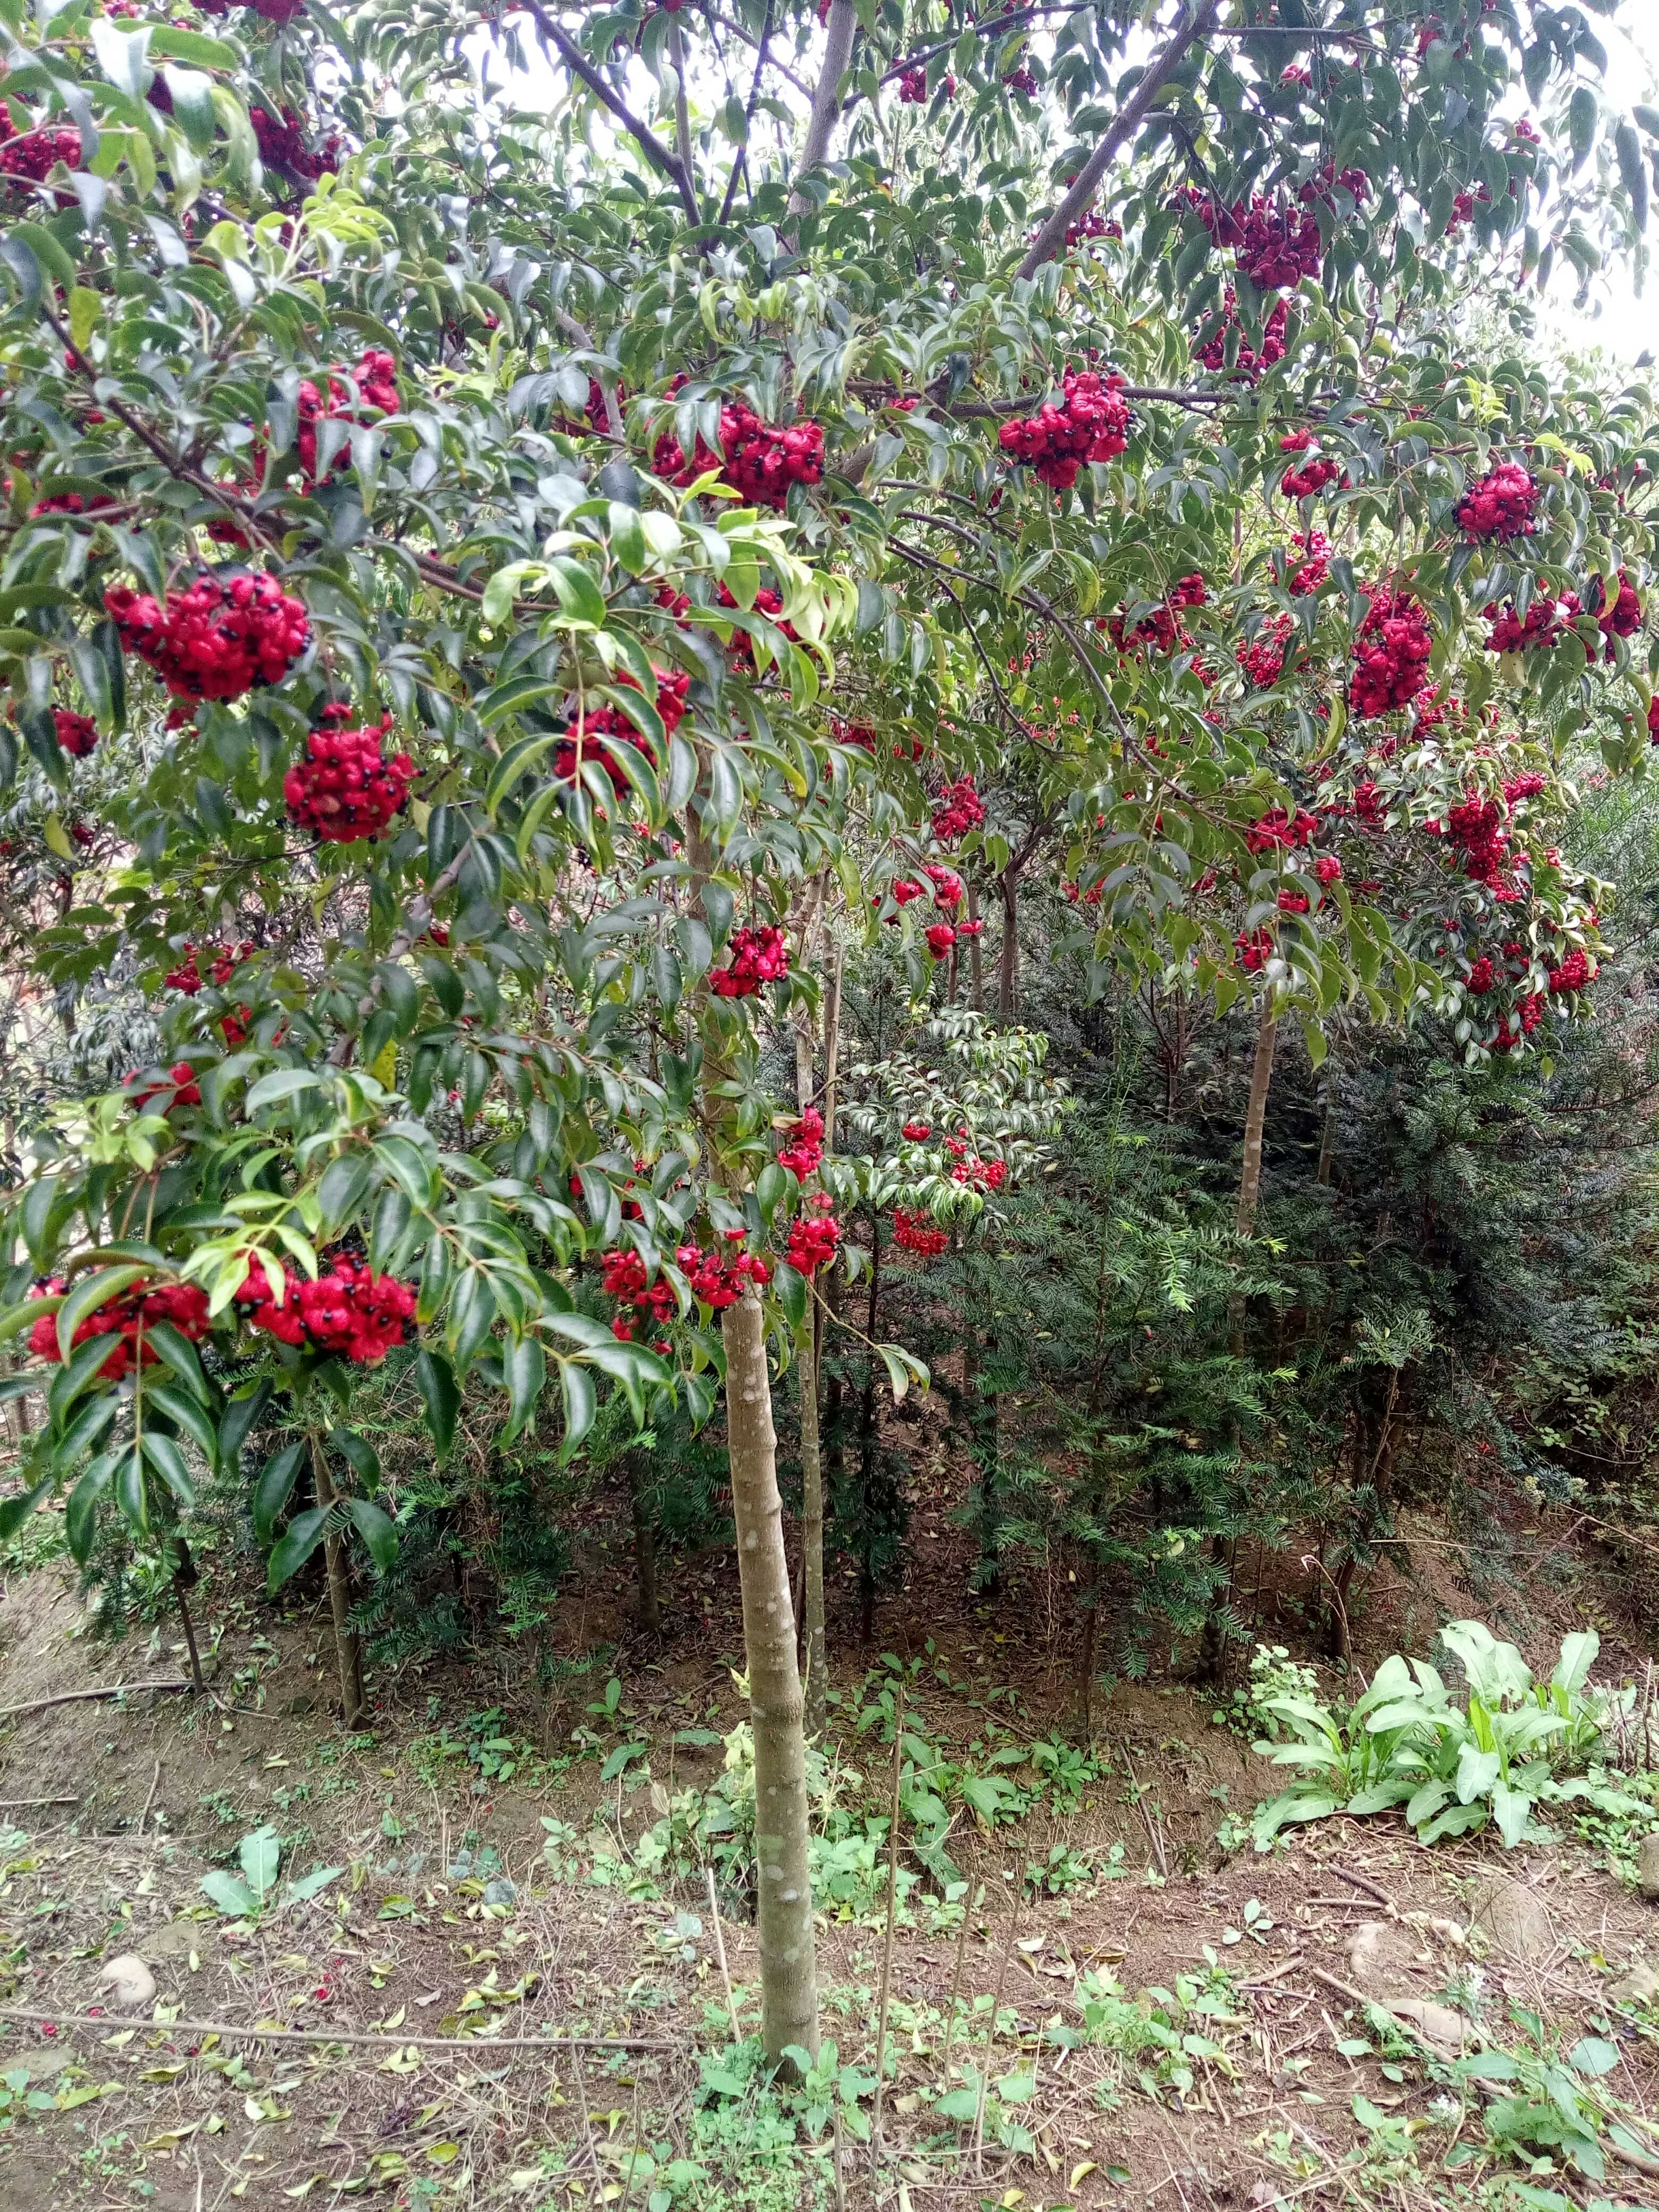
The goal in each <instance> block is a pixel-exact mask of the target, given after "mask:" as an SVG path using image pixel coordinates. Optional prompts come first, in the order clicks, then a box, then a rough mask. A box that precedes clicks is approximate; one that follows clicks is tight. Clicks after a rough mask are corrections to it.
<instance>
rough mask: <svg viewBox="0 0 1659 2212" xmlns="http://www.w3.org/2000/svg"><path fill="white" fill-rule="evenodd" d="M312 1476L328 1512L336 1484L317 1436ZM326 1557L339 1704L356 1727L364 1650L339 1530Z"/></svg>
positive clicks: (328, 1538)
mask: <svg viewBox="0 0 1659 2212" xmlns="http://www.w3.org/2000/svg"><path fill="white" fill-rule="evenodd" d="M311 1473H312V1480H313V1482H314V1483H315V1485H316V1487H317V1503H318V1504H319V1505H320V1506H322V1507H323V1508H324V1509H325V1510H326V1509H327V1508H328V1507H329V1506H331V1505H332V1504H333V1503H334V1497H335V1492H334V1481H333V1478H332V1476H331V1474H329V1471H328V1460H327V1456H326V1455H325V1452H324V1450H323V1447H322V1444H321V1442H320V1441H319V1438H317V1437H313V1438H312V1440H311ZM323 1557H324V1560H325V1564H326V1565H327V1569H328V1603H329V1610H330V1612H331V1613H332V1614H333V1616H334V1657H335V1661H336V1663H337V1665H338V1668H339V1670H340V1705H341V1708H342V1710H343V1713H344V1717H345V1724H346V1726H347V1727H348V1728H356V1725H357V1723H358V1721H359V1720H360V1719H361V1718H362V1711H363V1647H362V1639H361V1638H359V1636H358V1634H357V1632H356V1629H355V1628H353V1627H352V1626H351V1565H350V1561H349V1559H348V1557H347V1553H346V1540H345V1538H344V1537H343V1536H342V1535H341V1534H339V1532H338V1531H337V1530H331V1532H330V1533H329V1534H328V1535H327V1536H325V1538H324V1540H323Z"/></svg>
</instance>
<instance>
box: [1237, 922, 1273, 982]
mask: <svg viewBox="0 0 1659 2212" xmlns="http://www.w3.org/2000/svg"><path fill="white" fill-rule="evenodd" d="M1233 944H1234V945H1235V946H1236V947H1237V951H1238V964H1239V966H1240V967H1241V968H1243V970H1244V973H1245V974H1246V975H1256V974H1258V973H1259V972H1260V971H1261V968H1262V967H1263V966H1264V965H1265V963H1267V960H1268V959H1270V958H1271V957H1272V955H1273V937H1272V935H1271V933H1269V932H1268V931H1267V930H1265V929H1253V930H1252V931H1251V932H1250V933H1249V936H1248V937H1247V936H1244V935H1243V934H1241V935H1239V936H1237V937H1236V938H1234V939H1233Z"/></svg>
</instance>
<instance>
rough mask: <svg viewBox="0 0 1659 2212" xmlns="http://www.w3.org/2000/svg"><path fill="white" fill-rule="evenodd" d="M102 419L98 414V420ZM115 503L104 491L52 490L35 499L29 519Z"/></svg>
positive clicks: (95, 509) (89, 510)
mask: <svg viewBox="0 0 1659 2212" xmlns="http://www.w3.org/2000/svg"><path fill="white" fill-rule="evenodd" d="M102 419H103V418H102V416H100V417H99V420H100V422H101V421H102ZM88 420H90V417H88ZM115 504H116V502H115V501H114V500H113V499H112V498H111V496H110V495H109V494H108V493H107V492H106V491H90V492H88V491H54V492H51V493H49V494H48V495H47V496H46V498H45V499H37V500H36V501H35V502H34V505H33V507H31V508H30V509H29V519H30V520H31V521H36V522H38V521H39V520H40V517H41V516H42V515H43V514H96V513H98V512H99V511H100V508H103V507H113V506H114V505H115Z"/></svg>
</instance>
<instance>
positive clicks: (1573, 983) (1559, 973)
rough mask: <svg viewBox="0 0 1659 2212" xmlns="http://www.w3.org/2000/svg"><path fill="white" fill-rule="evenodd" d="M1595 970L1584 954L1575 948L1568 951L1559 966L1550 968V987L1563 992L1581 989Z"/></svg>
mask: <svg viewBox="0 0 1659 2212" xmlns="http://www.w3.org/2000/svg"><path fill="white" fill-rule="evenodd" d="M1594 974H1595V969H1593V968H1592V967H1591V966H1590V964H1589V959H1588V958H1587V957H1586V956H1585V955H1584V954H1583V953H1582V952H1580V951H1577V950H1575V951H1571V952H1569V953H1568V955H1567V957H1566V958H1565V960H1564V961H1563V962H1562V963H1561V965H1560V966H1559V968H1552V969H1550V988H1551V990H1552V991H1559V992H1564V993H1565V992H1572V991H1582V990H1583V987H1584V986H1585V984H1586V983H1588V982H1589V980H1590V977H1591V976H1592V975H1594Z"/></svg>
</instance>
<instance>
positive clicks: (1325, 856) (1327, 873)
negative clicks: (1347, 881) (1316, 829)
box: [1314, 853, 1342, 884]
mask: <svg viewBox="0 0 1659 2212" xmlns="http://www.w3.org/2000/svg"><path fill="white" fill-rule="evenodd" d="M1314 874H1315V875H1316V877H1317V878H1318V879H1319V881H1320V882H1321V883H1322V884H1339V883H1340V882H1341V880H1342V863H1341V861H1340V860H1338V859H1337V857H1336V855H1335V854H1334V853H1322V854H1320V856H1319V858H1318V859H1317V860H1316V861H1315V862H1314Z"/></svg>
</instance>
